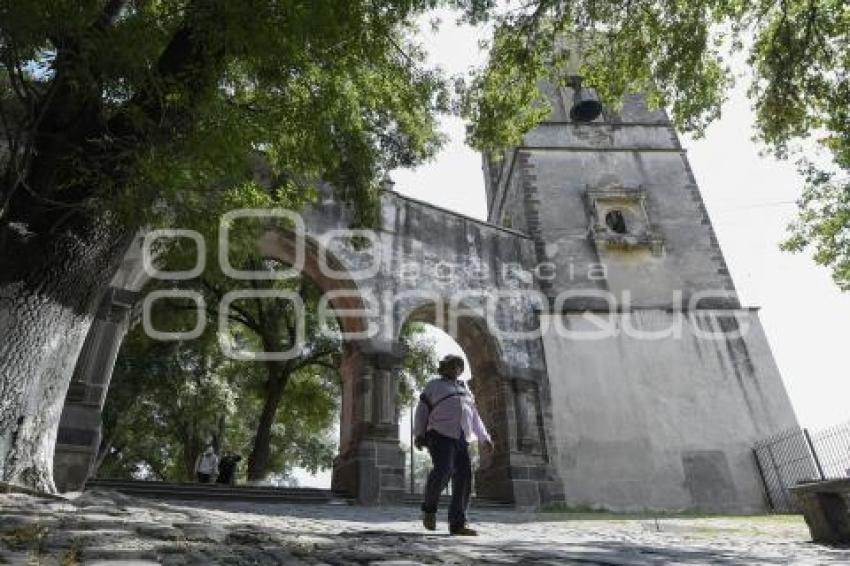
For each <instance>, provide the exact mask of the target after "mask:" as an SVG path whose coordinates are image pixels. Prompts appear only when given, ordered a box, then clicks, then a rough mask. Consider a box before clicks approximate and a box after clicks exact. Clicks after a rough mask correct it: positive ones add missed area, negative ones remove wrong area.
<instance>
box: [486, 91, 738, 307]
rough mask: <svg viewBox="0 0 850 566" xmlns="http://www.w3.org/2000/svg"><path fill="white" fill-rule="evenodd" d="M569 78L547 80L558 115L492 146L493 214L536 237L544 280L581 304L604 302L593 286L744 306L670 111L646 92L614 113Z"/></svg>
mask: <svg viewBox="0 0 850 566" xmlns="http://www.w3.org/2000/svg"><path fill="white" fill-rule="evenodd" d="M570 82H571V86H568V87H564V88H556V87H552V86H548V87H546V94H547V96H548V98H549V102H550V104H551V107H552V113H551V115H550V117H549V119H548V120H546V121H545V122H543V123H542V124H540V125H539V126H538V127H537V128H535V129H534V130H532V131H531V132H529V133H528V134H527V135H526V136H525V138H524V140H523V142H522V144H521V145H518V146H516V147H512V148H510V149H508V150H506V151H505V152H504V153H503V154H501V155H498V156H495V155H492V156H485V158H484V164H485V166H484V169H485V177H486V191H487V205H488V220H489V221H490V222H493V223H496V224H501V225H506V226H510V227H512V228H515V229H518V230H522V231H524V232H526V233H528V234H529V235H530V236H531V237H532V238H533V239H534V241H535V249H536V252H537V261H538V262H539V264H541V265H545V269H544V268H541V270H540V272H541V273H545V276H544V277H541V280H540V284H541V286H542V288H543V289H544V291H545V292H546V293H547V295H549V296H550V298H552V299H554V298H555V297H557V295H558V294H559V293H562V292H563V291H567V290H570V291H572V292H573V294H574V296H573V297H571V298H570V299H569V300H568V301H567V303H569V304H570V305H572V306H573V307H575V308H582V307H588V306H596V307H599V308H601V306H602V305H600V304H598V303H599V301H598V297H596V295H595V294H594V293H592V292H588V293H587V294H586V296H585V295H582V294H581V292H580V291H581V290H590V289H592V290H597V291H604V292H606V293H611V294H612V295H613V296H616V297H617V298H618V300H620V301H622V300H624V299H626V300H627V301H628V302H630V303H631V304H632V305H633V306H636V307H644V308H645V307H658V308H672V307H674V306H675V304H677V303H681V302H682V301H684V302H685V304H687V303H688V302H689V301H691V300H692V299H694V300H696V301H697V302H699V303H700V304H701V305H702V306H704V307H709V306H712V307H716V306H723V307H737V306H740V304H739V302H738V298H737V294H736V292H735V286H734V284H733V282H732V279H731V277H730V276H729V270H728V268H727V266H726V262H725V260H724V258H723V253H722V251H721V249H720V246H719V244H718V241H717V237H716V235H715V233H714V230H713V228H712V225H711V221H710V219H709V217H708V213H707V212H706V209H705V205H704V204H703V201H702V196H701V194H700V191H699V188H698V186H697V183H696V180H695V179H694V175H693V172H692V171H691V168H690V165H689V164H688V159H687V154H686V151H685V149H684V148H683V147H682V145H681V144H680V142H679V138H678V136H677V135H676V132H675V130H674V128H673V126H672V124H671V123H670V120H669V119H668V117H667V115H666V113H665V112H664V111H663V110H652V109H650V108H648V106H647V104H646V102H645V99H644V97H643V96H641V95H631V96H628V97H626V99H625V100H624V101H623V103H622V106H621V107H620V109H619V110H618V111H613V110H611V109H609V108H607V107H605V106H604V105H603V104H602V103H601V102H600V101H599V100H598V99H597V98H596V97H595V93H594V91H593V90H592V89H590V88H588V87H586V86H584V85H582V84H581V80H580V79H579V78H578V77H575V78H573V79H572V80H571V81H570ZM624 292H625V295H626V296H625V297H624ZM680 294H681V299H680V298H679V296H680Z"/></svg>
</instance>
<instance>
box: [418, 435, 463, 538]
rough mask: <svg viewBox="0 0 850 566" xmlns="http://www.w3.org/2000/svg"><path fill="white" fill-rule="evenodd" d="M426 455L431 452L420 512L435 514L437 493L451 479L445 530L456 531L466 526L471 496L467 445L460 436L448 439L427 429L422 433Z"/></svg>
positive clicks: (438, 496) (438, 497) (439, 492)
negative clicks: (450, 497)
mask: <svg viewBox="0 0 850 566" xmlns="http://www.w3.org/2000/svg"><path fill="white" fill-rule="evenodd" d="M425 436H426V440H427V443H428V452H430V453H431V462H432V463H433V468H431V472H430V473H429V474H428V483H427V484H426V485H425V500H424V501H423V502H422V510H423V511H425V512H426V513H436V512H437V506H438V505H439V502H440V494H441V493H442V492H443V490H444V489H446V486H447V485H448V483H449V480H450V479H451V480H452V502H451V504H450V505H449V530H456V529H460V528H461V527H463V526H464V525H465V524H466V510H467V508H468V507H469V496H470V494H471V493H472V462H471V461H470V460H469V443H468V442H467V441H466V439H465V438H464V437H463V434H461V436H460V438H450V437H448V436H443V435H442V434H440V433H438V432H436V431H434V430H429V431H428V432H427V433H425Z"/></svg>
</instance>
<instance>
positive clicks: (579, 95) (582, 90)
mask: <svg viewBox="0 0 850 566" xmlns="http://www.w3.org/2000/svg"><path fill="white" fill-rule="evenodd" d="M571 82H572V84H571V86H572V87H573V105H572V107H571V108H570V120H573V121H574V122H592V121H593V120H596V119H597V118H598V117H599V115H600V114H602V103H601V102H600V101H599V96H598V95H597V94H596V91H595V90H593V89H592V88H587V87H584V86H581V77H573V79H572V81H571Z"/></svg>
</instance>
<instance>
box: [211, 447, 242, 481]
mask: <svg viewBox="0 0 850 566" xmlns="http://www.w3.org/2000/svg"><path fill="white" fill-rule="evenodd" d="M241 461H242V456H240V455H239V454H234V453H233V452H225V453H224V455H223V456H222V457H221V462H219V464H218V477H217V478H216V480H215V481H216V483H221V484H224V485H233V481H234V479H235V476H236V467H237V466H238V465H239V462H241Z"/></svg>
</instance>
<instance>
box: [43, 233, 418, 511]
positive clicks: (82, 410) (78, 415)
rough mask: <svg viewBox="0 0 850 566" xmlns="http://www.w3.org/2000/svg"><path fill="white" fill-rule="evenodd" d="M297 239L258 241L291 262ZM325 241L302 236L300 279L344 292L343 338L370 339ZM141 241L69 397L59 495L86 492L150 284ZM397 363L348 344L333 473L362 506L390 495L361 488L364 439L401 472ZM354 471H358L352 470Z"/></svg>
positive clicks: (108, 299) (350, 284) (370, 344)
mask: <svg viewBox="0 0 850 566" xmlns="http://www.w3.org/2000/svg"><path fill="white" fill-rule="evenodd" d="M297 240H298V239H297V238H296V237H295V235H294V234H293V233H291V232H288V231H285V230H277V229H275V230H269V231H267V232H266V233H265V234H264V236H263V237H262V239H261V241H260V250H261V253H262V254H263V255H264V256H265V257H268V258H274V259H277V260H280V261H282V262H284V263H291V262H292V261H293V260H294V258H295V242H296V241H297ZM320 240H321V234H317V233H308V234H304V235H303V242H304V247H305V251H304V263H303V267H302V273H303V274H304V275H305V276H306V277H308V278H310V279H311V280H312V281H313V282H314V283H315V284H316V285H317V286H318V287H319V288H320V289H321V290H322V292H325V293H327V292H340V293H341V295H338V296H337V297H335V298H332V299H330V300H329V301H328V302H329V303H330V305H331V307H332V308H333V309H334V310H335V311H337V312H339V313H344V315H343V316H340V315H337V316H336V318H337V322H338V323H339V327H340V329H341V330H342V331H343V335H344V336H351V335H357V334H359V333H365V331H366V330H367V329H368V325H369V321H368V320H367V317H366V312H367V310H366V305H365V303H364V301H363V299H362V296H361V293H360V288H359V286H358V283H357V282H356V281H355V280H354V279H353V278H352V277H350V276H349V275H348V272H349V269H348V268H347V266H346V263H345V260H344V259H343V258H341V257H339V256H338V255H337V254H335V253H334V252H332V251H331V250H328V249H326V247H324V246H323V244H322V243H321V241H320ZM140 242H141V239H140V240H139V245H138V246H134V247H133V248H132V249H131V250H130V251H129V252H128V254H127V256H126V259H125V261H124V264H123V265H122V268H121V270H120V271H119V273H118V274H117V275H116V277H115V278H114V280H113V284H112V286H111V287H110V288H109V289H108V291H107V292H106V293H105V295H104V297H103V298H102V301H101V306H100V308H99V309H98V313H97V315H96V317H95V320H94V321H93V324H92V327H91V329H90V331H89V333H88V335H87V337H86V341H85V344H84V347H83V349H82V351H81V354H80V356H79V359H78V361H77V365H76V369H75V373H74V378H73V379H72V382H71V385H70V387H69V393H68V395H67V396H66V399H65V404H64V407H63V415H62V419H61V422H60V425H59V431H58V435H57V436H58V441H57V445H56V449H55V453H54V475H55V477H56V480H57V481H56V483H57V485H58V487H59V488H60V490H62V491H69V490H77V489H81V488H82V487H83V485H84V484H85V481H86V480H87V479H88V476H89V474H90V471H91V469H92V465H93V464H94V462H95V459H96V457H97V451H98V448H99V444H100V438H101V413H102V410H103V406H104V403H105V401H106V395H107V390H108V387H109V382H110V379H111V375H112V371H113V368H114V364H115V361H116V358H117V355H118V351H119V349H120V346H121V343H122V342H123V339H124V336H125V335H126V332H127V330H128V329H129V326H130V323H131V318H132V315H131V312H132V310H133V308H134V306H136V305H138V303H139V301H140V300H141V298H142V293H143V290H144V287H145V286H146V285H147V283H148V279H147V277H146V276H145V275H144V269H143V267H142V261H141V254H140V251H139V250H140ZM320 257H323V258H324V261H325V262H326V264H327V266H328V267H329V268H330V269H332V270H333V271H334V273H335V274H336V276H330V275H328V273H326V271H325V270H322V269H321V265H320V259H319V258H320ZM130 282H132V285H130V284H129V283H130ZM246 285H248V282H247V281H246ZM398 360H400V356H398V354H397V353H395V354H394V353H393V351H392V348H386V347H384V348H382V346H381V345H380V344H376V343H375V342H374V340H370V339H368V338H364V339H355V340H343V362H342V365H341V367H340V374H341V377H342V382H343V387H342V400H341V411H340V412H341V415H340V421H341V422H340V454H339V456H338V458H337V462H335V466H334V467H335V470H336V469H345V470H347V471H346V473H342V474H340V473H337V472H336V471H335V473H334V487H335V489H337V490H338V491H340V492H342V493H344V494H346V495H349V496H352V497H356V498H358V499H359V500H361V501H364V502H368V501H370V500H371V499H381V498H384V496H385V495H386V494H387V493H389V492H391V491H392V490H388V489H387V487H388V486H386V485H383V484H386V481H384V482H383V484H381V485H375V486H371V487H367V489H363V484H364V483H368V480H367V478H368V477H374V476H376V474H375V473H373V472H372V471H370V470H369V469H367V468H369V467H370V466H371V467H372V468H374V467H375V466H376V461H375V459H374V458H371V459H368V458H367V459H366V463H365V464H364V461H363V460H364V459H363V458H361V457H359V455H360V454H361V453H362V452H363V450H361V444H362V443H363V442H364V441H365V440H367V439H369V438H372V437H375V436H376V435H377V436H379V437H381V439H382V440H383V441H384V443H385V444H387V446H386V447H385V449H384V452H385V453H386V454H388V458H389V459H390V460H392V467H398V468H399V470H401V464H399V465H398V466H396V463H395V457H394V453H393V452H394V451H393V450H392V449H393V448H395V450H396V451H398V453H399V455H400V454H401V451H400V448H399V447H398V434H397V431H396V434H395V436H394V437H393V436H392V434H390V432H391V431H393V430H395V428H397V427H394V426H393V425H394V424H395V423H396V422H397V419H398V416H397V411H396V409H395V401H396V399H395V396H394V394H393V391H394V386H395V382H394V379H393V376H392V375H391V372H392V371H393V370H394V369H395V368H396V367H397V366H398ZM367 393H368V394H367ZM382 400H384V402H382ZM393 442H394V446H393ZM367 452H368V451H367ZM399 458H401V456H399ZM384 459H385V460H386V459H387V458H384ZM352 466H353V468H354V471H353V472H352V471H350V470H351V469H352ZM377 475H380V474H377ZM385 475H386V474H385ZM379 483H380V482H379ZM399 485H401V483H400V482H399ZM390 487H391V486H390ZM399 493H400V492H399Z"/></svg>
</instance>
